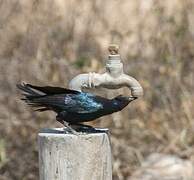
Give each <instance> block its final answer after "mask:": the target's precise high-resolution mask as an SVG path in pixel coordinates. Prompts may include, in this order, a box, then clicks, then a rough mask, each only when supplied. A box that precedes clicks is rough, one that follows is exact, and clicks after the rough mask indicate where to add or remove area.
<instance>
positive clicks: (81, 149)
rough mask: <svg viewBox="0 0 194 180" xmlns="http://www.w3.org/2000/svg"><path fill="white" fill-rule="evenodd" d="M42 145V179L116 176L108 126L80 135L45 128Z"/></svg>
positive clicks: (107, 178) (106, 179) (86, 179)
mask: <svg viewBox="0 0 194 180" xmlns="http://www.w3.org/2000/svg"><path fill="white" fill-rule="evenodd" d="M38 146H39V170H40V180H112V162H111V147H110V141H109V137H108V133H107V129H106V130H105V129H104V130H103V129H102V130H101V131H100V132H98V133H87V134H80V135H73V134H65V132H64V129H62V128H61V129H43V130H42V131H41V132H40V133H39V134H38Z"/></svg>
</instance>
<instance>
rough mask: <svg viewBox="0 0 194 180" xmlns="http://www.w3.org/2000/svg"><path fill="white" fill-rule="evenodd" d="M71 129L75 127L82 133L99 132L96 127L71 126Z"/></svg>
mask: <svg viewBox="0 0 194 180" xmlns="http://www.w3.org/2000/svg"><path fill="white" fill-rule="evenodd" d="M70 126H71V127H73V129H74V130H76V132H80V133H96V132H98V130H96V129H95V128H94V127H92V126H89V125H85V124H79V123H77V124H70Z"/></svg>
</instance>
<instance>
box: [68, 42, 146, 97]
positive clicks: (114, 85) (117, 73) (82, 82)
mask: <svg viewBox="0 0 194 180" xmlns="http://www.w3.org/2000/svg"><path fill="white" fill-rule="evenodd" d="M109 51H110V55H109V59H108V60H107V63H106V72H105V73H104V74H99V73H88V74H86V73H85V74H80V75H78V76H76V77H74V78H73V79H72V80H71V81H70V83H69V88H70V89H74V90H77V91H82V88H98V87H102V88H107V89H118V88H122V87H128V88H129V89H130V90H131V95H132V96H133V97H140V96H142V95H143V88H142V86H141V85H140V83H139V82H138V81H137V80H136V79H135V78H133V77H131V76H129V75H127V74H124V72H123V63H122V62H121V58H120V55H119V54H118V46H115V45H112V46H109Z"/></svg>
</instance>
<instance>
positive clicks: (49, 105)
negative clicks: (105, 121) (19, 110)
mask: <svg viewBox="0 0 194 180" xmlns="http://www.w3.org/2000/svg"><path fill="white" fill-rule="evenodd" d="M17 87H18V88H19V89H20V90H22V91H23V95H24V98H22V100H24V101H25V102H26V103H27V104H28V105H30V106H33V107H36V108H37V109H36V111H47V110H52V111H54V112H56V113H57V116H56V119H57V121H59V122H60V123H62V124H64V125H65V126H68V125H77V124H79V123H82V122H87V121H92V120H95V119H97V118H99V117H101V116H105V115H108V114H112V113H114V112H118V111H121V110H122V109H123V108H124V107H126V106H127V105H128V104H129V103H130V102H131V101H133V100H135V99H136V97H131V96H130V97H125V96H122V95H119V96H117V97H115V98H113V99H107V98H104V97H101V96H96V95H94V94H91V93H86V92H79V91H75V90H70V89H64V88H60V87H51V86H44V87H40V86H34V85H30V84H25V83H22V84H18V85H17ZM68 128H69V126H68ZM71 131H72V129H71Z"/></svg>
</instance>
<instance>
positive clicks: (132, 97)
mask: <svg viewBox="0 0 194 180" xmlns="http://www.w3.org/2000/svg"><path fill="white" fill-rule="evenodd" d="M135 99H137V97H134V96H129V98H128V100H129V101H134V100H135Z"/></svg>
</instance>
